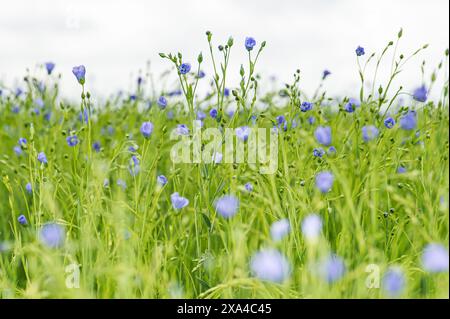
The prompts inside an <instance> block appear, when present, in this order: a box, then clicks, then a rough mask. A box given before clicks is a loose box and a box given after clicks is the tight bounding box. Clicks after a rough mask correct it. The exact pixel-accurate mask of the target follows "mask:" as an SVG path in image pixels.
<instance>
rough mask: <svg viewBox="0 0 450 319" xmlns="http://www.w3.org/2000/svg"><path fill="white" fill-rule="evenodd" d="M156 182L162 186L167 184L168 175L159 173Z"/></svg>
mask: <svg viewBox="0 0 450 319" xmlns="http://www.w3.org/2000/svg"><path fill="white" fill-rule="evenodd" d="M156 182H157V183H158V184H159V185H160V186H164V185H166V184H167V177H165V176H164V175H159V176H158V177H156Z"/></svg>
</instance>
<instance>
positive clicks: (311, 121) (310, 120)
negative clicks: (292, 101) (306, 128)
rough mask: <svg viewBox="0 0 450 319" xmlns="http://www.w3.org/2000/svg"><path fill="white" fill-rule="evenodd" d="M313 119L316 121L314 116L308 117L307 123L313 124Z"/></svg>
mask: <svg viewBox="0 0 450 319" xmlns="http://www.w3.org/2000/svg"><path fill="white" fill-rule="evenodd" d="M315 121H316V118H315V117H314V116H310V117H308V123H309V124H310V125H313V124H314V122H315Z"/></svg>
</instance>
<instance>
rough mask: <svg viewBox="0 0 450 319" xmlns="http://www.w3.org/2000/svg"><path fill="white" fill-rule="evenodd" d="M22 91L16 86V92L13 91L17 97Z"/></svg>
mask: <svg viewBox="0 0 450 319" xmlns="http://www.w3.org/2000/svg"><path fill="white" fill-rule="evenodd" d="M22 93H23V90H22V89H21V88H17V89H16V92H15V93H14V95H15V96H16V97H19V96H21V95H22Z"/></svg>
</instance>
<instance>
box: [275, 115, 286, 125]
mask: <svg viewBox="0 0 450 319" xmlns="http://www.w3.org/2000/svg"><path fill="white" fill-rule="evenodd" d="M275 120H276V121H277V124H282V123H284V122H286V118H285V117H284V115H278V116H277V117H276V118H275Z"/></svg>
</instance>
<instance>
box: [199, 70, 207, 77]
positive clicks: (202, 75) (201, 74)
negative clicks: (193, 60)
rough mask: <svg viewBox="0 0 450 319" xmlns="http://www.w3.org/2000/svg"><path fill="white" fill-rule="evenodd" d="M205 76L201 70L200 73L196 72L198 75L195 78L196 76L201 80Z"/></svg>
mask: <svg viewBox="0 0 450 319" xmlns="http://www.w3.org/2000/svg"><path fill="white" fill-rule="evenodd" d="M205 75H206V74H205V72H204V71H203V70H200V71H199V72H198V75H197V76H198V78H199V79H203V78H204V77H205Z"/></svg>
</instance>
